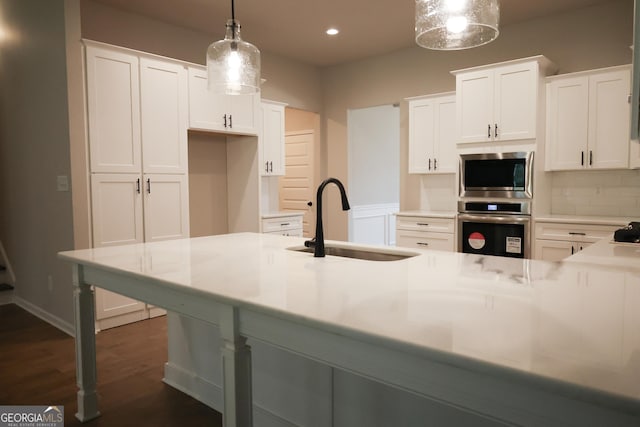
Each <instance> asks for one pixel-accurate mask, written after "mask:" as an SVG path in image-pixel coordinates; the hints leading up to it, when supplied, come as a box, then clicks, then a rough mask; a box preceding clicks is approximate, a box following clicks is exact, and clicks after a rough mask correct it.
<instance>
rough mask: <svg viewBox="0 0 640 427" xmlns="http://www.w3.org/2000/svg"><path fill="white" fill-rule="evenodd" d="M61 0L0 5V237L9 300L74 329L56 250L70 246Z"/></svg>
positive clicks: (66, 274) (67, 278)
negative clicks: (61, 182)
mask: <svg viewBox="0 0 640 427" xmlns="http://www.w3.org/2000/svg"><path fill="white" fill-rule="evenodd" d="M64 12H65V3H64V2H63V1H62V0H29V1H15V0H0V20H2V23H3V26H5V27H6V28H7V32H8V37H7V38H6V39H5V40H3V41H1V42H0V67H1V69H0V87H1V88H2V92H1V93H2V96H1V101H0V177H1V179H0V194H1V195H2V199H1V200H2V205H1V211H0V239H1V240H2V242H3V244H4V246H5V249H6V251H7V254H8V256H9V258H10V261H11V263H12V266H13V269H14V271H15V275H16V282H17V283H16V291H15V295H17V297H19V298H20V299H21V300H23V301H24V302H26V303H27V304H30V305H32V306H33V309H35V310H36V311H40V310H42V311H43V312H42V314H43V315H45V316H48V315H51V316H53V317H54V318H53V319H52V320H54V321H62V323H66V325H67V326H69V325H71V324H73V309H72V299H71V270H70V267H69V265H67V264H63V263H62V262H60V261H58V259H57V256H56V253H57V252H58V251H61V250H69V249H73V219H72V201H71V192H58V191H56V176H57V175H66V176H70V174H71V171H70V160H69V154H70V153H69V151H70V150H69V117H68V107H67V75H66V54H65V19H64Z"/></svg>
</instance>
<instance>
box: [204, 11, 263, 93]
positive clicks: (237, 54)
mask: <svg viewBox="0 0 640 427" xmlns="http://www.w3.org/2000/svg"><path fill="white" fill-rule="evenodd" d="M207 83H208V87H209V90H210V91H212V92H215V93H224V94H227V95H246V94H252V93H257V92H260V51H259V50H258V48H257V47H255V46H254V45H252V44H251V43H247V42H245V41H243V40H242V39H241V38H240V23H239V22H238V21H237V20H235V19H230V20H228V21H227V32H226V34H225V37H224V40H219V41H217V42H214V43H211V45H209V48H208V49H207Z"/></svg>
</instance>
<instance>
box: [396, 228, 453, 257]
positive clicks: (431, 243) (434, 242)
mask: <svg viewBox="0 0 640 427" xmlns="http://www.w3.org/2000/svg"><path fill="white" fill-rule="evenodd" d="M396 246H401V247H403V248H420V249H433V250H436V251H448V252H453V251H455V249H456V248H455V239H454V235H453V234H452V233H432V232H425V231H422V232H419V231H405V230H398V233H397V235H396Z"/></svg>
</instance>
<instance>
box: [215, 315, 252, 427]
mask: <svg viewBox="0 0 640 427" xmlns="http://www.w3.org/2000/svg"><path fill="white" fill-rule="evenodd" d="M220 333H221V336H222V377H223V378H222V383H223V393H224V413H223V414H222V417H223V418H222V419H223V425H224V426H225V427H251V426H252V425H253V400H252V396H251V347H249V346H248V345H247V338H245V337H242V336H240V333H239V322H238V309H237V308H236V307H232V306H224V307H223V308H222V310H221V313H220Z"/></svg>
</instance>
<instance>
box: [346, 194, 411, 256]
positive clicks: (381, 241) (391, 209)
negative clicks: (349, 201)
mask: <svg viewBox="0 0 640 427" xmlns="http://www.w3.org/2000/svg"><path fill="white" fill-rule="evenodd" d="M399 210H400V204H399V203H384V204H373V205H361V206H353V207H352V208H351V210H350V211H349V241H350V242H354V243H365V244H374V245H388V246H393V245H395V244H396V225H395V221H396V218H395V214H396V213H398V211H399Z"/></svg>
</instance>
